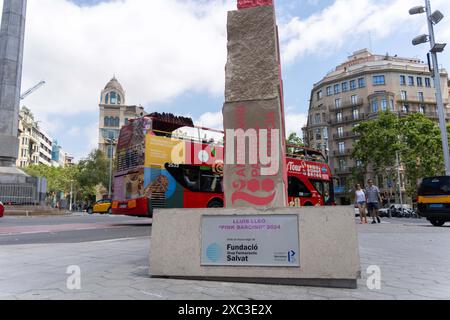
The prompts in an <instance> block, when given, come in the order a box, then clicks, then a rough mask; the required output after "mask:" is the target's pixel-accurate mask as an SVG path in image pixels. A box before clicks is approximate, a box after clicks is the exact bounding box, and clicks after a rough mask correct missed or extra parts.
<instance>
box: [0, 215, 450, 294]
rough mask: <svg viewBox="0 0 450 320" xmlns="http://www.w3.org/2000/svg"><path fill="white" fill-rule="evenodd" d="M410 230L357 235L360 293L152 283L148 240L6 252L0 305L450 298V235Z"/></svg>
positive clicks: (390, 227) (0, 262) (386, 228)
mask: <svg viewBox="0 0 450 320" xmlns="http://www.w3.org/2000/svg"><path fill="white" fill-rule="evenodd" d="M408 223H409V224H408ZM411 224H414V222H406V223H402V224H399V223H397V222H393V223H391V224H386V225H382V228H378V229H377V230H373V229H370V228H368V229H365V228H359V239H360V247H361V251H360V254H361V268H362V279H360V280H359V281H358V289H356V290H349V289H329V288H309V287H295V286H273V285H262V284H247V283H221V282H209V281H187V280H173V279H155V278H151V277H149V276H148V265H147V258H148V250H149V239H148V238H139V239H128V240H119V241H114V242H91V243H83V244H52V245H51V246H49V245H20V246H5V247H2V248H1V249H2V250H1V252H0V268H1V270H2V271H3V272H2V274H1V275H0V299H2V300H4V299H68V300H97V299H106V300H119V299H120V300H123V299H125V300H168V299H179V300H180V299H181V300H195V299H198V300H203V299H208V300H215V299H220V300H227V299H230V300H237V299H243V300H246V299H247V300H248V299H252V300H254V299H256V300H260V299H262V300H306V299H318V300H322V299H336V300H338V299H367V300H383V299H386V300H391V299H397V300H405V299H407V300H422V299H450V273H449V272H448V265H450V257H448V252H450V228H444V230H441V229H439V228H438V229H435V228H424V227H420V226H419V227H418V226H415V225H413V226H411ZM435 230H436V231H435ZM424 239H425V240H426V241H424ZM430 240H432V242H431V243H432V245H433V246H435V249H434V250H430ZM73 262H76V263H79V265H80V267H81V272H82V274H81V277H82V278H81V286H82V290H80V291H71V290H67V288H66V281H67V277H68V276H69V275H68V274H66V268H67V266H68V264H69V263H73ZM371 265H378V266H379V267H380V268H381V271H382V274H381V276H382V279H381V280H382V287H381V290H378V291H377V290H375V291H371V290H369V289H368V288H367V284H366V281H367V278H368V276H369V275H367V274H366V270H367V268H368V267H369V266H371Z"/></svg>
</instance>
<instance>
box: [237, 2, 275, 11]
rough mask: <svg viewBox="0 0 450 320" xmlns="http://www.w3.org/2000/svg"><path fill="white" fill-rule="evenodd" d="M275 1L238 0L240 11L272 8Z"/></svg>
mask: <svg viewBox="0 0 450 320" xmlns="http://www.w3.org/2000/svg"><path fill="white" fill-rule="evenodd" d="M272 5H273V0H238V4H237V6H238V9H246V8H253V7H260V6H272Z"/></svg>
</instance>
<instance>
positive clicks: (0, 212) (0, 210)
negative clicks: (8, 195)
mask: <svg viewBox="0 0 450 320" xmlns="http://www.w3.org/2000/svg"><path fill="white" fill-rule="evenodd" d="M4 213H5V206H4V205H3V203H2V202H1V201H0V218H3V214H4Z"/></svg>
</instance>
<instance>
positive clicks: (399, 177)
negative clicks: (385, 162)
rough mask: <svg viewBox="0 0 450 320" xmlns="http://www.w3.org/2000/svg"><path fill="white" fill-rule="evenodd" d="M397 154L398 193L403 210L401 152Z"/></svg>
mask: <svg viewBox="0 0 450 320" xmlns="http://www.w3.org/2000/svg"><path fill="white" fill-rule="evenodd" d="M396 154H397V175H398V194H399V197H400V205H401V207H400V208H401V209H400V210H402V211H403V196H402V180H401V178H402V176H401V174H400V154H399V152H398V151H397V152H396Z"/></svg>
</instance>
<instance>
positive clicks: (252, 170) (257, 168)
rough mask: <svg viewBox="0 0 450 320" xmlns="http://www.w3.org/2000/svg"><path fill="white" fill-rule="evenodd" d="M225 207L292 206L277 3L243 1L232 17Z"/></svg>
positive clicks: (227, 82)
mask: <svg viewBox="0 0 450 320" xmlns="http://www.w3.org/2000/svg"><path fill="white" fill-rule="evenodd" d="M227 27H228V60H227V65H226V83H225V104H224V107H223V115H224V129H225V135H226V142H225V153H226V157H225V167H224V191H225V205H226V207H228V208H230V207H232V208H240V207H255V208H263V207H271V208H274V207H275V208H277V207H278V208H281V207H285V206H287V172H286V134H285V125H284V110H283V89H282V88H283V85H282V80H281V64H280V54H279V41H278V30H277V26H276V18H275V8H274V5H273V1H272V0H238V10H236V11H230V12H228V24H227Z"/></svg>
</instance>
